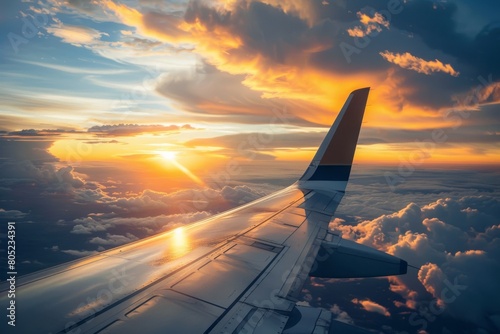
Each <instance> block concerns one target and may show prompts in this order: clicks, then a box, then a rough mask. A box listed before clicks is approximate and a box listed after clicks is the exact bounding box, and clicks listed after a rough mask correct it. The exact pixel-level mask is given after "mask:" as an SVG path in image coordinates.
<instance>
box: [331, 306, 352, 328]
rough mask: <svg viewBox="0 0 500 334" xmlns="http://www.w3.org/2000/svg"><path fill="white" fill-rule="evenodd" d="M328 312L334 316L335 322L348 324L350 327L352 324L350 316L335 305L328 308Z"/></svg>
mask: <svg viewBox="0 0 500 334" xmlns="http://www.w3.org/2000/svg"><path fill="white" fill-rule="evenodd" d="M330 312H332V313H333V314H335V316H336V317H335V320H337V321H340V322H344V323H346V324H350V325H353V324H354V321H353V320H352V318H351V316H350V315H349V314H347V312H346V311H342V310H341V309H340V307H339V306H338V305H337V304H334V305H333V306H332V307H331V308H330Z"/></svg>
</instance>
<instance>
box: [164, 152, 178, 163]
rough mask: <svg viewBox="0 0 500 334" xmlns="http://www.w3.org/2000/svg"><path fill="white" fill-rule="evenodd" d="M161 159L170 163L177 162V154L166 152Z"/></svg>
mask: <svg viewBox="0 0 500 334" xmlns="http://www.w3.org/2000/svg"><path fill="white" fill-rule="evenodd" d="M160 155H161V157H162V158H163V159H165V160H168V161H175V157H176V156H177V152H174V151H164V152H161V153H160Z"/></svg>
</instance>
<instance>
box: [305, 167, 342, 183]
mask: <svg viewBox="0 0 500 334" xmlns="http://www.w3.org/2000/svg"><path fill="white" fill-rule="evenodd" d="M350 173H351V165H348V166H347V165H344V166H341V165H319V166H318V167H317V168H316V171H314V174H313V175H312V176H311V177H310V178H309V180H311V181H347V180H348V179H349V174H350Z"/></svg>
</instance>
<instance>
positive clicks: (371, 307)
mask: <svg viewBox="0 0 500 334" xmlns="http://www.w3.org/2000/svg"><path fill="white" fill-rule="evenodd" d="M352 302H353V303H354V304H359V305H361V307H363V308H364V309H365V310H366V311H368V312H375V313H379V314H382V315H384V316H386V317H390V316H391V314H390V313H389V311H388V310H387V308H385V307H384V306H382V305H380V304H377V303H375V302H374V301H371V300H369V299H364V300H359V299H353V300H352Z"/></svg>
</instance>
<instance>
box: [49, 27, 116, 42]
mask: <svg viewBox="0 0 500 334" xmlns="http://www.w3.org/2000/svg"><path fill="white" fill-rule="evenodd" d="M47 32H49V33H51V34H53V35H54V36H57V37H59V38H61V39H62V40H63V41H64V42H65V43H70V44H73V45H77V46H80V45H88V44H93V43H95V42H96V41H98V40H99V39H100V38H101V36H102V35H107V34H106V33H102V32H99V31H97V30H95V29H92V28H87V27H79V26H72V25H63V24H62V23H58V24H56V25H53V26H50V27H48V28H47Z"/></svg>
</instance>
